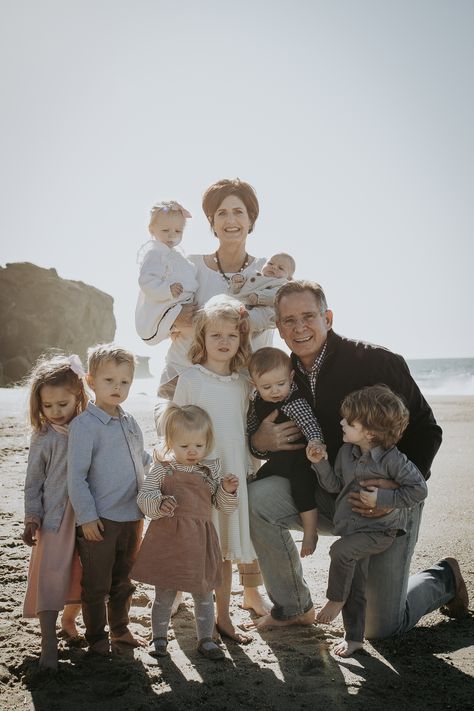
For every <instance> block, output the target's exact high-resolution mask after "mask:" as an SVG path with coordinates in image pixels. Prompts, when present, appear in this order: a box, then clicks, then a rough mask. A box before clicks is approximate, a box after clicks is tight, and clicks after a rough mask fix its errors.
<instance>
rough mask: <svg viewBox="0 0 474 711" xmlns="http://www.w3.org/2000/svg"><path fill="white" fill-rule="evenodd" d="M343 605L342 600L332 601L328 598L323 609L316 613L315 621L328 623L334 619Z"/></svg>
mask: <svg viewBox="0 0 474 711" xmlns="http://www.w3.org/2000/svg"><path fill="white" fill-rule="evenodd" d="M343 607H344V603H343V602H334V601H333V600H329V602H327V603H326V604H325V605H324V607H323V609H322V610H320V612H318V614H317V615H316V622H320V623H321V624H323V625H328V624H329V623H330V622H332V621H333V620H335V619H336V617H337V616H338V614H339V613H340V611H341V610H342V608H343Z"/></svg>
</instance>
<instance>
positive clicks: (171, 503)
mask: <svg viewBox="0 0 474 711" xmlns="http://www.w3.org/2000/svg"><path fill="white" fill-rule="evenodd" d="M177 505H178V502H177V501H176V499H175V498H174V496H172V497H171V496H170V497H168V498H167V499H163V501H162V502H161V504H160V511H161V513H162V514H164V515H165V516H169V517H170V518H171V517H172V516H173V515H174V510H175V508H176V507H177Z"/></svg>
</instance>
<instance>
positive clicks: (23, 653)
mask: <svg viewBox="0 0 474 711" xmlns="http://www.w3.org/2000/svg"><path fill="white" fill-rule="evenodd" d="M143 382H144V381H137V382H136V386H135V388H134V391H133V393H132V396H131V398H130V400H129V401H127V403H126V409H128V410H129V411H131V412H132V413H133V414H134V415H135V416H136V417H137V419H138V421H139V423H140V425H141V426H142V429H143V431H144V436H145V442H146V445H147V447H151V446H152V445H153V444H154V442H155V437H156V436H155V433H154V426H153V417H152V411H153V405H154V398H153V396H152V395H150V392H151V388H150V384H149V383H148V384H147V385H146V387H145V386H142V387H140V383H143ZM428 399H429V402H430V404H431V406H432V407H433V411H434V413H435V416H436V418H437V420H438V422H439V423H440V424H441V426H442V427H443V431H444V440H443V445H442V447H441V449H440V451H439V453H438V455H437V457H436V459H435V462H434V465H433V470H432V476H431V478H430V480H429V483H428V488H429V496H428V499H427V502H426V505H425V511H424V514H423V523H422V528H421V533H420V538H419V541H418V546H417V549H416V552H415V556H414V559H413V564H412V571H413V572H414V571H416V570H419V569H422V568H426V567H428V566H429V565H430V564H431V563H435V562H437V561H438V560H439V559H441V558H443V557H446V556H454V557H456V558H458V560H459V562H460V565H461V569H462V570H463V573H464V575H465V578H466V583H467V585H468V590H469V592H470V596H471V599H472V597H473V595H474V566H473V561H474V550H473V543H472V541H473V538H474V536H473V526H472V523H471V516H472V514H471V512H472V510H473V509H474V489H473V487H472V477H471V467H472V464H471V463H472V461H473V458H474V443H473V441H472V436H471V435H472V432H473V424H474V396H470V395H465V396H463V395H453V396H450V395H437V396H429V397H428ZM25 404H26V398H25V391H23V390H14V389H1V390H0V438H1V448H2V451H1V484H2V486H1V492H0V512H1V513H0V515H1V518H2V524H3V525H2V532H1V540H0V550H1V573H2V582H3V585H2V594H1V598H0V610H1V611H2V613H3V614H2V621H1V637H2V650H1V653H0V654H1V658H0V674H1V682H2V683H1V687H0V689H1V691H0V693H1V695H2V708H5V709H8V710H10V709H20V708H21V709H26V710H29V709H35V710H36V711H53V710H54V709H66V708H67V709H68V711H82V709H84V708H88V709H99V708H100V709H101V711H112V709H113V711H121V710H122V709H123V710H125V709H127V710H128V709H132V708H133V709H134V710H137V711H140V710H142V711H148V709H154V708H158V705H159V708H160V709H164V710H165V711H166V710H167V709H181V708H182V709H185V708H189V707H191V708H195V707H201V706H202V707H203V708H204V707H205V708H206V709H211V710H212V709H224V708H228V709H233V708H253V709H257V710H258V709H276V710H279V709H282V710H283V709H285V710H286V709H288V708H292V709H304V708H306V709H309V708H313V707H314V706H315V704H316V705H317V706H318V707H319V706H320V705H321V706H324V705H325V704H328V705H331V706H332V707H333V708H345V706H346V704H350V707H351V708H355V709H358V708H360V709H362V708H366V707H367V706H370V707H371V708H372V709H384V710H387V709H388V710H389V709H392V708H393V709H395V708H397V709H398V708H399V707H400V705H401V704H403V703H407V704H409V705H410V706H412V707H416V708H417V709H425V708H426V709H447V708H452V709H464V708H466V709H467V708H468V707H469V705H470V704H472V694H473V692H474V681H473V673H474V649H473V645H472V641H473V639H474V624H473V618H472V616H471V617H470V618H468V619H466V620H464V621H449V620H448V619H447V618H446V617H443V616H442V615H441V613H439V612H438V611H436V612H433V613H431V614H430V615H427V616H426V617H425V618H423V620H421V621H420V622H419V624H418V625H417V627H416V628H415V629H414V630H412V631H411V632H410V633H408V635H406V637H405V638H403V639H401V640H387V641H384V642H374V643H372V644H369V643H367V644H366V651H365V652H364V653H362V654H359V655H357V656H355V657H354V658H352V659H350V660H337V659H336V658H335V657H334V656H333V655H332V654H331V651H330V648H331V644H332V641H333V640H334V639H339V638H340V637H341V635H342V625H341V622H340V618H339V619H338V620H337V621H336V622H335V623H334V624H333V625H331V626H329V627H326V628H324V627H321V626H316V625H315V626H311V627H308V628H298V627H294V628H287V629H285V630H274V631H268V632H265V633H263V634H261V635H260V634H257V633H255V634H254V641H253V642H252V644H250V645H248V646H247V647H238V646H236V645H232V644H228V645H227V646H226V660H225V662H224V663H223V664H222V665H217V664H212V663H211V662H208V661H206V660H203V659H202V658H199V656H198V655H197V653H196V642H195V631H194V620H193V615H192V612H191V609H190V605H191V603H190V601H189V600H187V601H186V604H185V605H184V607H183V608H182V609H181V611H180V612H179V614H178V615H177V617H176V618H174V621H173V626H172V630H171V634H170V637H171V641H170V645H169V649H170V652H171V656H170V658H169V659H167V660H165V661H164V662H157V660H154V659H152V658H151V657H149V656H148V655H147V654H146V653H145V652H144V651H135V652H134V659H133V660H132V659H130V658H120V659H114V660H93V659H88V658H87V657H85V656H84V649H82V648H80V647H68V646H67V645H66V644H65V642H61V654H60V672H59V673H58V674H57V675H56V676H54V677H52V676H49V675H46V676H45V675H44V674H41V673H39V672H38V671H37V658H38V655H39V641H40V637H39V626H38V623H37V621H36V620H23V619H22V617H21V608H22V602H23V594H24V590H25V585H26V572H27V563H28V556H29V551H28V549H27V548H26V546H24V545H23V544H22V542H21V540H20V535H21V531H22V520H23V495H22V489H23V482H24V476H25V469H26V458H27V453H28V450H27V446H28V442H27V429H26V427H25V424H24V422H25V420H24V414H25ZM295 538H296V540H299V539H300V535H296V536H295ZM332 540H333V539H332V538H331V537H321V538H320V542H319V544H318V548H317V551H316V553H315V555H314V556H312V557H310V558H306V559H305V561H304V570H305V577H306V580H307V581H308V584H309V585H310V588H311V591H312V595H313V600H314V602H315V605H316V606H317V607H320V606H321V605H322V604H323V602H324V599H325V595H324V593H325V586H326V579H327V570H328V555H327V551H328V548H329V545H330V543H331V542H332ZM233 589H234V590H235V594H233V596H232V614H233V617H234V618H235V619H236V621H237V622H238V623H241V622H244V621H246V620H248V619H249V615H248V613H247V612H245V611H243V610H241V609H240V607H239V602H240V600H241V596H240V594H239V593H238V589H239V587H238V581H237V576H234V585H233ZM151 599H152V595H151V589H150V588H147V587H146V586H139V588H138V590H137V592H136V594H135V596H134V600H133V603H132V610H131V619H132V629H133V630H134V631H135V632H137V633H139V634H141V635H144V636H147V635H148V634H149V625H150V600H151ZM132 654H133V653H132Z"/></svg>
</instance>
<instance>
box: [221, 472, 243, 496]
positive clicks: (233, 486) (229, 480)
mask: <svg viewBox="0 0 474 711" xmlns="http://www.w3.org/2000/svg"><path fill="white" fill-rule="evenodd" d="M221 485H222V488H223V489H224V491H227V493H228V494H235V492H236V491H237V489H238V488H239V478H238V477H236V476H235V475H234V474H226V475H225V476H223V477H222V479H221Z"/></svg>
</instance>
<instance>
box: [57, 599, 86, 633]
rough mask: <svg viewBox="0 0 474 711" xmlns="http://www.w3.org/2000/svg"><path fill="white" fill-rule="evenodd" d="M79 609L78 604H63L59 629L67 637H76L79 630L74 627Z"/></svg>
mask: <svg viewBox="0 0 474 711" xmlns="http://www.w3.org/2000/svg"><path fill="white" fill-rule="evenodd" d="M80 611H81V606H80V605H65V607H64V611H63V614H62V616H61V630H62V631H63V633H64V636H65V637H66V638H68V639H78V637H79V631H78V629H77V627H76V619H77V616H78V615H79V613H80Z"/></svg>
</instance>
